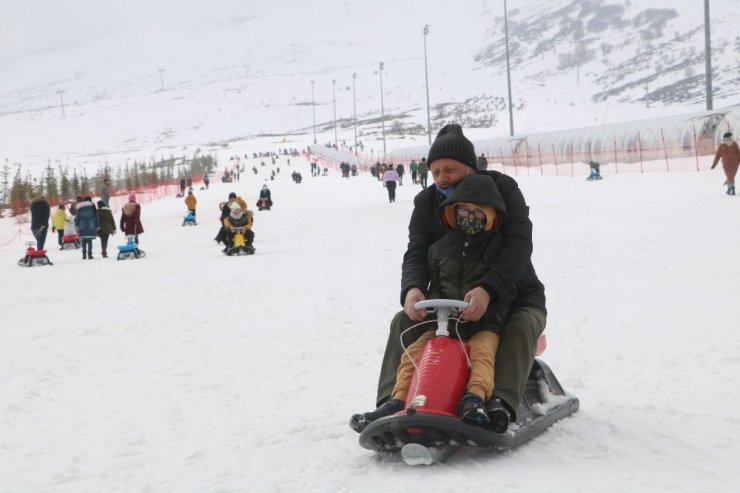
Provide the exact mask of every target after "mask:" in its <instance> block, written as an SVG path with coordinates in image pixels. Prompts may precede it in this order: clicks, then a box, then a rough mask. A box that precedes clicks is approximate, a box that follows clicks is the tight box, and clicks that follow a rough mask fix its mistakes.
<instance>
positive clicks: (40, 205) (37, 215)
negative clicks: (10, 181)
mask: <svg viewBox="0 0 740 493" xmlns="http://www.w3.org/2000/svg"><path fill="white" fill-rule="evenodd" d="M50 214H51V207H50V206H49V202H47V201H46V199H45V198H43V197H40V198H37V199H34V200H33V202H31V230H32V231H36V230H38V229H39V228H41V227H42V226H47V227H48V226H49V215H50Z"/></svg>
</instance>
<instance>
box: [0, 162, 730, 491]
mask: <svg viewBox="0 0 740 493" xmlns="http://www.w3.org/2000/svg"><path fill="white" fill-rule="evenodd" d="M251 161H252V160H250V161H247V166H248V167H249V164H250V162H251ZM292 163H293V165H292V166H291V167H288V166H287V164H286V163H285V158H282V159H281V160H280V161H279V163H278V165H276V167H277V166H279V167H280V170H281V171H280V173H279V174H278V177H277V179H276V180H275V181H274V182H269V185H270V187H271V189H272V191H273V198H274V200H275V207H274V209H273V210H272V211H269V212H265V211H263V212H256V213H255V214H256V220H255V227H254V229H255V231H256V235H257V237H256V242H255V246H256V248H257V254H256V255H254V256H252V257H238V258H233V257H232V258H229V257H226V256H224V255H223V254H221V253H220V247H219V246H218V245H216V243H215V242H214V241H213V237H214V235H215V234H216V231H217V223H218V211H217V205H218V203H219V202H220V201H222V200H225V198H226V196H227V194H228V193H229V192H230V191H232V190H233V191H236V192H237V193H238V194H240V195H242V196H244V197H245V198H246V199H247V201H248V203H249V204H250V207H252V206H253V204H254V203H255V202H256V199H257V192H258V190H259V188H260V186H261V184H262V183H263V182H264V178H265V172H264V169H263V170H261V174H260V175H257V176H255V175H247V174H245V175H242V181H241V182H240V183H236V184H228V185H224V184H220V183H218V184H214V185H213V186H212V187H211V189H210V190H208V191H198V190H196V194H197V197H198V200H199V205H198V218H199V225H198V226H197V227H182V226H181V220H182V216H183V214H184V212H185V206H184V204H183V203H182V200H181V199H176V198H170V199H164V200H160V201H156V202H152V203H149V204H145V205H144V206H143V213H142V221H143V224H144V228H145V229H146V233H145V234H143V235H142V236H141V246H142V248H143V249H145V250H146V252H147V257H146V258H145V259H143V260H138V261H125V262H117V261H116V260H115V258H109V259H102V258H100V256H99V255H98V252H99V244H96V245H95V254H96V258H95V259H94V260H92V261H83V260H82V259H81V254H80V251H79V250H76V251H62V252H60V251H57V250H56V248H55V247H54V244H55V243H54V239H53V238H51V239H50V241H49V247H50V248H49V250H50V253H49V255H50V257H51V260H52V261H53V262H54V265H53V266H51V267H43V268H41V267H40V268H32V269H24V268H20V267H18V266H17V265H16V261H17V260H18V258H20V257H21V255H22V252H23V248H24V245H23V244H22V242H21V241H16V242H14V243H13V244H11V245H8V246H5V247H2V248H0V278H2V286H3V287H2V296H0V314H1V316H2V323H0V325H2V329H0V361H2V365H0V381H2V382H3V384H2V386H0V437H2V439H0V491H2V492H13V493H15V492H32V491H33V492H39V491H43V492H54V493H57V492H100V491H105V492H132V491H136V492H152V493H154V492H203V491H212V492H221V493H224V492H244V491H249V492H284V491H301V492H317V493H324V492H329V491H334V492H340V491H342V492H355V491H357V492H365V491H367V492H378V491H383V492H395V491H398V492H400V491H430V492H431V491H460V490H462V489H466V490H471V491H482V490H484V489H485V490H494V489H495V491H513V492H534V491H537V492H539V491H553V492H556V491H582V492H618V491H632V492H637V491H639V492H671V493H676V492H712V491H737V490H738V489H740V476H738V474H737V466H736V464H737V457H738V456H739V455H740V444H739V441H738V436H740V419H738V413H737V410H736V408H735V404H736V403H737V402H738V399H739V398H740V393H739V392H738V387H739V385H738V384H739V382H738V376H737V375H738V371H737V369H738V363H739V362H740V338H739V337H738V336H737V331H736V330H735V329H736V327H735V325H736V322H737V319H738V315H739V312H738V308H737V306H738V304H737V297H738V293H739V292H740V291H739V290H738V288H737V279H738V274H739V273H740V269H738V261H737V250H738V245H740V214H738V210H739V208H740V197H735V198H731V197H727V196H726V195H725V194H724V193H723V190H722V188H721V186H720V185H721V183H722V181H723V179H724V177H723V176H722V173H721V171H720V170H718V169H717V170H714V171H702V172H698V173H697V172H674V173H645V174H640V173H620V174H618V175H614V174H609V173H608V171H607V170H604V171H605V179H604V180H603V181H601V182H587V181H586V180H585V179H584V178H585V174H586V173H585V171H584V174H583V176H582V177H581V176H579V177H576V178H570V177H554V176H544V177H543V176H539V174H537V173H533V174H532V175H531V176H518V177H517V179H518V181H519V183H520V185H521V187H522V188H523V190H524V193H525V196H526V198H527V200H528V203H529V205H530V206H531V217H532V220H533V222H534V226H535V229H534V235H535V252H534V256H533V258H534V263H535V267H536V269H537V271H538V274H539V275H540V277H541V279H542V280H543V282H544V283H545V285H546V289H547V296H548V309H549V319H548V327H547V334H548V339H549V343H550V347H549V349H548V351H547V352H546V353H545V355H544V358H543V359H544V360H545V361H546V362H547V363H548V364H549V365H550V366H551V367H552V368H553V370H554V371H555V373H556V375H557V376H558V378H559V379H560V381H561V383H562V384H563V385H564V386H565V387H566V389H567V390H568V391H570V392H572V393H574V394H576V395H577V396H578V397H579V398H580V400H581V409H580V411H579V412H578V413H576V414H575V415H574V416H572V417H570V418H568V419H566V420H564V421H562V422H560V423H557V424H556V425H554V426H553V427H552V428H550V429H549V430H548V431H547V432H545V433H544V434H543V435H541V436H539V437H538V438H536V439H534V440H533V441H531V442H529V443H527V444H525V445H524V446H522V447H520V448H518V449H515V450H513V451H509V452H506V453H495V452H491V451H488V450H480V449H465V450H461V451H459V452H458V453H456V454H455V455H453V456H452V457H450V458H449V459H448V460H447V461H446V462H445V463H443V464H440V465H436V466H433V467H417V468H413V467H409V466H406V465H405V464H404V463H403V462H402V461H400V460H399V459H398V458H395V457H383V456H380V455H377V454H375V453H373V452H370V451H368V450H365V449H363V448H361V447H360V446H359V444H358V435H357V434H356V433H355V432H353V431H352V430H351V429H350V428H349V427H348V425H347V421H348V419H349V417H350V415H351V414H352V413H354V412H358V411H365V410H369V409H371V408H372V407H373V402H374V396H375V383H376V378H377V373H378V368H379V364H380V360H381V356H382V351H383V347H384V344H385V341H386V334H387V327H388V323H389V321H390V319H391V317H392V316H393V314H394V313H395V311H396V310H397V309H398V308H399V307H398V301H397V300H398V287H399V278H400V263H401V256H402V253H403V251H404V249H405V244H406V226H407V224H408V219H409V215H410V211H411V207H412V199H413V196H414V194H415V193H417V192H418V190H419V188H418V186H411V185H409V184H408V183H407V184H405V185H404V186H402V187H400V188H399V190H398V200H397V202H396V203H394V204H389V203H388V201H387V198H386V195H385V189H383V188H382V187H381V186H380V185H379V184H378V182H376V181H374V180H373V179H372V178H371V177H370V176H369V175H367V174H362V175H361V176H359V177H354V178H351V179H349V180H344V179H342V178H340V177H339V176H338V174H337V173H336V172H331V173H330V175H329V176H327V177H311V176H310V173H309V171H308V166H307V164H306V163H305V162H304V161H302V160H301V161H299V160H297V159H296V160H292ZM268 168H269V166H268ZM294 168H299V169H300V170H301V171H302V173H303V177H304V180H303V183H302V184H300V185H296V184H294V183H293V182H292V181H291V180H290V176H289V175H290V171H292V169H294ZM116 217H118V213H117V214H116ZM26 228H27V226H26ZM26 232H27V229H26ZM122 241H123V239H122V238H121V237H120V234H119V235H118V236H116V237H113V239H112V242H113V244H114V245H115V244H120V243H121V242H122Z"/></svg>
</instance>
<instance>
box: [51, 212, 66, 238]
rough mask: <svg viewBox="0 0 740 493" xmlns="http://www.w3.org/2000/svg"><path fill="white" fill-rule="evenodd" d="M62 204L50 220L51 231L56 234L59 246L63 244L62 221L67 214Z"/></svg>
mask: <svg viewBox="0 0 740 493" xmlns="http://www.w3.org/2000/svg"><path fill="white" fill-rule="evenodd" d="M64 209H65V207H64V202H62V203H61V204H59V207H58V208H57V211H56V212H55V213H54V217H53V218H52V219H51V231H52V232H55V231H56V233H57V236H58V237H59V239H58V242H59V246H62V244H63V243H64V240H63V238H64V221H65V220H66V219H67V212H66V211H65V210H64Z"/></svg>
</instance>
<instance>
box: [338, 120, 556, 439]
mask: <svg viewBox="0 0 740 493" xmlns="http://www.w3.org/2000/svg"><path fill="white" fill-rule="evenodd" d="M427 162H428V163H429V169H430V170H431V172H432V177H433V179H434V185H433V186H431V187H428V188H426V189H424V190H423V191H421V192H420V193H419V194H417V196H416V197H415V198H414V210H413V211H412V213H411V219H410V221H409V243H408V247H407V249H406V253H405V254H404V257H403V264H402V274H401V298H400V300H401V305H402V306H403V310H402V311H400V312H398V313H397V314H396V316H395V317H394V318H393V320H392V321H391V327H390V333H389V336H388V342H387V344H386V349H385V354H384V356H383V362H382V364H381V370H380V377H379V379H378V394H377V399H376V406H378V407H377V409H376V410H375V411H370V412H367V413H362V414H358V415H354V416H353V417H352V420H351V421H350V426H352V428H353V429H355V430H356V431H358V428H357V427H356V426H353V424H356V423H360V426H361V428H362V427H364V426H366V425H367V424H369V423H370V422H372V421H374V420H376V419H379V418H381V417H384V416H388V415H390V414H393V413H395V412H397V411H399V410H400V409H399V407H398V403H397V402H394V401H393V399H391V397H392V395H391V394H392V391H393V387H394V384H395V381H396V370H397V368H398V366H399V363H400V361H401V357H402V355H403V348H402V346H401V344H400V343H399V340H400V337H401V335H402V334H403V341H404V344H405V345H406V346H408V345H409V344H411V343H412V342H413V341H415V340H416V339H418V338H419V337H420V336H421V333H422V332H423V328H415V329H410V327H412V326H413V325H415V324H417V323H418V322H421V321H422V320H424V318H425V317H426V315H427V313H426V311H425V310H416V309H415V308H414V305H415V304H416V303H417V302H419V301H422V300H425V299H427V297H428V294H429V291H428V290H429V283H430V279H431V278H430V270H429V265H428V262H429V258H428V257H429V249H430V248H431V247H432V245H433V244H434V242H436V241H437V240H438V239H440V238H441V237H442V236H443V235H444V234H445V229H444V227H443V225H442V221H441V220H440V217H439V207H440V205H441V204H442V203H443V202H444V201H445V200H446V199H447V197H449V196H450V195H451V194H452V193H453V192H454V190H455V188H456V187H457V186H458V184H459V183H460V181H461V180H463V178H465V176H468V175H472V174H479V175H481V176H484V177H488V178H489V179H491V180H492V181H493V182H494V184H495V185H496V187H497V188H498V190H499V192H500V193H501V197H502V198H503V200H504V206H505V209H506V213H507V215H506V218H505V220H503V221H502V222H501V225H500V227H499V230H498V231H499V232H500V234H501V237H502V246H501V250H500V252H498V255H497V256H496V258H495V259H494V260H493V262H492V263H491V264H490V265H487V266H486V270H485V272H484V273H483V275H482V277H481V280H480V282H478V283H477V285H476V286H475V287H474V288H472V289H470V290H469V291H467V292H466V293H465V295H464V301H466V302H468V303H469V305H468V307H467V308H466V309H465V310H463V311H462V312H461V316H462V317H463V318H464V319H465V320H468V321H471V322H477V321H478V320H480V319H481V318H482V317H483V316H484V315H485V314H486V313H488V310H489V308H490V307H491V306H492V307H493V309H494V310H498V306H499V304H500V303H503V302H504V300H506V299H507V298H509V297H511V310H510V312H509V313H508V317H507V318H506V319H505V320H503V330H502V331H501V340H500V344H499V348H498V351H497V352H496V362H495V374H494V382H495V385H494V390H493V396H492V397H491V399H490V400H489V401H488V402H486V403H485V405H486V410H487V413H488V416H489V419H490V421H491V423H492V428H493V429H494V431H499V432H504V431H506V429H507V428H508V424H509V422H510V421H512V420H514V421H515V420H516V412H517V409H518V408H519V405H520V403H521V402H522V399H523V393H524V389H525V386H526V383H527V378H528V376H529V371H530V369H531V368H532V364H533V362H534V356H535V349H536V346H537V338H538V337H539V336H540V334H542V331H543V330H544V329H545V323H546V318H547V312H546V308H545V288H544V286H543V284H542V283H541V282H540V280H539V279H538V277H537V274H536V272H535V270H534V267H533V266H532V261H531V256H532V249H533V245H532V222H531V220H530V219H529V207H528V206H527V204H526V202H525V200H524V196H523V195H522V192H521V190H520V189H519V185H518V184H517V183H516V181H515V180H514V179H513V178H511V177H509V176H507V175H505V174H503V173H500V172H498V171H493V170H491V171H478V170H477V158H476V154H475V149H474V146H473V143H472V142H470V140H468V139H467V138H466V137H465V136H464V135H463V132H462V128H461V127H460V125H458V124H449V125H446V126H445V127H443V128H442V129H441V130H440V131H439V134H438V135H437V137H436V139H435V140H434V142H433V143H432V146H431V147H430V149H429V154H428V156H427ZM407 329H410V330H407ZM361 428H360V429H361Z"/></svg>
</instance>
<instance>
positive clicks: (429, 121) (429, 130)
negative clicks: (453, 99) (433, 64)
mask: <svg viewBox="0 0 740 493" xmlns="http://www.w3.org/2000/svg"><path fill="white" fill-rule="evenodd" d="M423 33H424V80H425V81H426V84H427V137H428V139H429V145H432V117H431V114H430V113H429V71H428V70H427V34H429V24H427V25H426V26H424V31H423Z"/></svg>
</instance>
